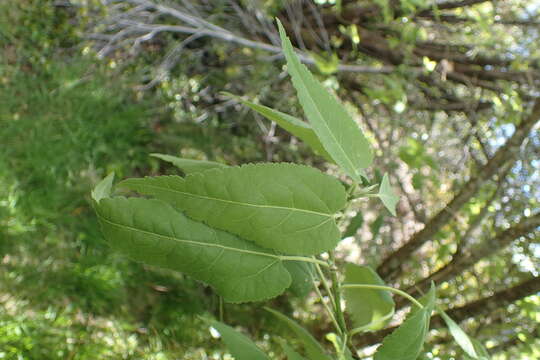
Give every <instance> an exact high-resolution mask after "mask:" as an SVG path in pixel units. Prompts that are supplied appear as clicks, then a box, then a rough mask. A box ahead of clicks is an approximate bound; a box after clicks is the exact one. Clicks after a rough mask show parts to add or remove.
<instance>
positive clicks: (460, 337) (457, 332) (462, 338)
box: [437, 308, 479, 359]
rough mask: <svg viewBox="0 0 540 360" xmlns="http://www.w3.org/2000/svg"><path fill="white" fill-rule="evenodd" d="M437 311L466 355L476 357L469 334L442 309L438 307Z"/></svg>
mask: <svg viewBox="0 0 540 360" xmlns="http://www.w3.org/2000/svg"><path fill="white" fill-rule="evenodd" d="M437 312H438V313H439V314H440V315H441V317H442V318H443V320H444V322H445V323H446V326H448V330H450V334H452V336H453V337H454V339H455V340H456V342H457V344H458V345H459V347H461V348H462V349H463V351H465V353H466V354H467V355H469V356H470V357H471V358H473V359H478V358H479V357H478V354H477V353H476V350H475V348H474V344H473V342H472V341H471V339H470V338H469V336H468V335H467V334H466V333H465V331H463V329H461V328H460V327H459V325H458V324H456V322H455V321H454V320H452V318H450V316H448V314H446V313H445V312H444V311H443V310H442V309H440V308H438V309H437Z"/></svg>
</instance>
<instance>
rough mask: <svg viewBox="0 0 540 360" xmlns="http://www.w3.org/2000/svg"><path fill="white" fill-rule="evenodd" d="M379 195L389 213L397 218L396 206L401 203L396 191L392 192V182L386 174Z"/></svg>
mask: <svg viewBox="0 0 540 360" xmlns="http://www.w3.org/2000/svg"><path fill="white" fill-rule="evenodd" d="M378 195H379V198H380V199H381V201H382V203H383V204H384V206H385V207H386V208H387V209H388V211H390V212H391V213H392V215H394V216H396V205H397V203H398V202H399V196H397V195H396V194H395V193H394V190H392V187H391V186H390V181H389V180H388V174H384V176H383V178H382V181H381V186H380V188H379V194H378Z"/></svg>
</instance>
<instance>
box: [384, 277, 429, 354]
mask: <svg viewBox="0 0 540 360" xmlns="http://www.w3.org/2000/svg"><path fill="white" fill-rule="evenodd" d="M426 299H427V302H426V304H425V305H424V307H423V308H422V309H420V310H415V311H411V313H410V314H409V316H408V317H407V319H406V320H405V321H404V322H403V324H401V326H400V327H399V328H397V329H396V330H395V331H394V332H393V333H392V334H390V335H388V336H387V337H386V338H384V340H383V342H382V345H381V346H380V347H379V348H378V349H377V352H376V353H375V357H374V360H416V359H417V358H418V356H419V355H420V352H421V351H422V347H423V345H424V340H425V337H426V335H427V332H428V330H429V319H430V318H431V312H432V311H433V307H434V306H435V288H434V287H432V288H431V290H430V292H429V293H428V297H427V298H426Z"/></svg>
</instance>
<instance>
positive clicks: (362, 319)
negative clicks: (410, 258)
mask: <svg viewBox="0 0 540 360" xmlns="http://www.w3.org/2000/svg"><path fill="white" fill-rule="evenodd" d="M345 283H346V284H369V285H385V283H384V281H383V280H382V279H381V278H380V277H379V275H378V274H377V273H376V272H375V271H374V270H373V269H371V268H370V267H368V266H360V265H355V264H350V263H348V264H346V265H345ZM344 295H345V300H346V302H347V312H348V313H350V314H351V317H352V320H353V324H354V326H356V327H363V328H365V330H370V331H375V330H379V329H381V328H382V327H384V326H385V325H386V324H387V323H388V321H390V319H391V317H392V315H393V314H394V307H395V304H394V300H392V297H391V296H390V293H389V292H388V291H385V290H374V289H360V288H349V289H345V293H344Z"/></svg>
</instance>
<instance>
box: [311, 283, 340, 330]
mask: <svg viewBox="0 0 540 360" xmlns="http://www.w3.org/2000/svg"><path fill="white" fill-rule="evenodd" d="M310 276H311V282H312V283H313V288H314V289H315V292H316V293H317V295H318V296H319V298H320V299H321V303H322V304H323V306H324V308H325V309H326V312H327V313H328V316H330V319H331V320H332V322H333V323H334V327H335V328H336V330H337V331H338V332H339V331H340V328H339V324H338V322H337V320H336V317H335V316H334V312H333V311H332V309H330V307H329V306H328V304H327V303H326V301H324V297H323V295H322V293H321V291H320V290H319V286H318V285H317V283H316V282H315V278H314V277H313V274H312V273H310Z"/></svg>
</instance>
